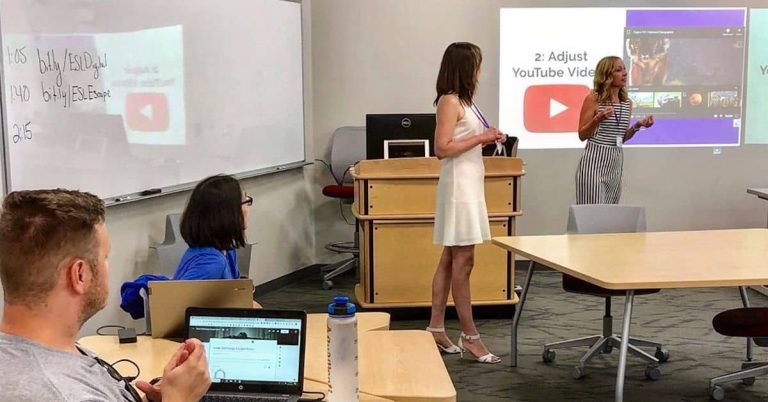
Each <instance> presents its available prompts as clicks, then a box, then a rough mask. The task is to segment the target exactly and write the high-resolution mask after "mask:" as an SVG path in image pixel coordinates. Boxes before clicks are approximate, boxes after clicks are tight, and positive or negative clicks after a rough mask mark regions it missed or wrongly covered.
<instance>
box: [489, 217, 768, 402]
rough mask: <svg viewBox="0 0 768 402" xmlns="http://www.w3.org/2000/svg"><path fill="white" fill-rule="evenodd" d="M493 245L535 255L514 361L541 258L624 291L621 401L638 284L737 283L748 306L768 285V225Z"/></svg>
mask: <svg viewBox="0 0 768 402" xmlns="http://www.w3.org/2000/svg"><path fill="white" fill-rule="evenodd" d="M493 242H494V244H496V245H498V246H500V247H502V248H504V249H507V250H510V251H513V252H515V253H517V254H518V255H521V256H524V257H527V258H528V259H530V260H531V264H530V265H529V268H528V273H527V275H526V278H525V282H524V284H523V289H522V294H521V296H520V303H519V305H518V307H517V309H516V310H515V316H514V319H513V321H512V351H511V354H512V359H511V360H512V365H513V366H516V365H517V327H518V324H519V321H520V316H521V314H522V310H523V307H524V304H525V299H526V296H527V294H528V289H529V287H530V283H531V278H532V277H533V273H534V268H535V264H536V263H539V264H542V265H545V266H547V267H550V268H552V269H556V270H558V271H560V272H563V273H566V274H568V275H571V276H574V277H577V278H579V279H582V280H585V281H587V282H590V283H593V284H595V285H598V286H602V287H604V288H607V289H618V290H625V291H626V304H625V307H624V319H623V330H622V336H621V340H622V342H621V353H620V355H619V367H618V373H617V376H616V401H622V400H623V392H624V372H625V369H626V358H627V342H628V339H629V327H630V321H631V318H632V304H633V300H634V292H635V290H636V289H648V288H661V289H670V288H697V287H723V286H738V287H741V292H742V299H744V303H745V304H746V305H748V300H747V299H746V290H745V288H744V286H750V285H761V284H764V283H768V229H735V230H710V231H686V232H655V233H654V232H648V233H614V234H594V235H558V236H518V237H496V238H493ZM748 353H749V352H748Z"/></svg>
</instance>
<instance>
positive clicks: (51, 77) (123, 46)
mask: <svg viewBox="0 0 768 402" xmlns="http://www.w3.org/2000/svg"><path fill="white" fill-rule="evenodd" d="M3 40H4V45H5V47H6V53H7V54H6V59H5V64H6V69H5V72H6V77H5V80H6V82H8V83H9V85H8V86H7V91H8V97H9V103H10V105H11V106H10V108H11V109H12V110H13V112H14V115H15V116H14V117H17V116H18V117H19V118H20V119H19V121H21V122H24V121H29V123H27V126H28V127H29V131H32V130H34V132H36V133H37V134H38V136H39V138H40V139H41V140H42V139H45V140H46V141H45V142H47V143H48V144H50V145H52V146H53V147H55V146H56V145H57V144H56V143H57V140H56V139H53V138H51V137H53V136H54V134H53V133H52V130H47V128H49V127H57V128H59V129H61V130H64V131H65V132H66V133H67V135H71V136H72V137H75V138H76V139H75V141H74V142H75V143H76V145H77V146H78V150H79V151H82V152H88V151H92V152H93V153H94V154H103V153H104V152H105V150H104V149H105V148H107V147H110V148H116V147H122V148H121V151H120V152H118V153H120V154H125V153H127V149H126V148H125V144H126V142H127V143H132V144H162V145H183V144H185V143H186V139H185V132H186V128H185V125H186V112H185V104H184V57H183V54H182V52H183V38H182V28H181V26H173V27H163V28H153V29H145V30H141V31H133V32H119V33H98V34H56V35H39V36H33V35H8V36H6V37H4V39H3ZM21 118H23V119H21ZM70 123H71V124H70ZM14 124H15V125H17V126H20V125H21V124H20V123H18V122H16V121H13V122H11V121H9V124H8V125H9V127H11V128H13V126H14ZM121 125H122V126H123V127H120V126H121ZM70 126H73V127H70ZM123 129H124V130H123ZM22 131H23V130H22ZM122 131H125V135H122V134H120V135H118V133H121V132H122ZM118 137H120V138H118ZM23 140H30V141H31V140H32V138H23V137H18V139H17V137H14V136H13V135H11V141H12V142H13V143H14V144H15V143H19V142H21V141H23ZM88 143H91V145H86V144H88ZM41 146H43V145H41Z"/></svg>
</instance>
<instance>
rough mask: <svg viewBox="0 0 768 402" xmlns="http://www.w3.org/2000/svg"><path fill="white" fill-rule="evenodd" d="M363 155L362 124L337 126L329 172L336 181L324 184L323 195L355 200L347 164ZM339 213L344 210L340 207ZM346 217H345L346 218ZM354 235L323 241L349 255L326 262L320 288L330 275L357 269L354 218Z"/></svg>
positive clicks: (330, 284)
mask: <svg viewBox="0 0 768 402" xmlns="http://www.w3.org/2000/svg"><path fill="white" fill-rule="evenodd" d="M362 159H365V127H339V128H337V129H336V131H334V132H333V137H332V138H331V164H330V166H329V168H330V170H331V176H333V178H334V181H335V183H334V184H330V185H327V186H325V187H323V195H324V196H326V197H330V198H335V199H338V200H339V202H340V205H339V206H340V207H341V204H351V203H352V202H353V201H354V198H355V194H354V187H353V186H352V183H353V180H352V176H351V175H350V174H349V169H350V167H351V166H352V165H353V164H355V163H357V162H358V161H360V160H362ZM340 210H341V209H340ZM341 214H342V217H344V212H343V210H341ZM346 219H347V218H346V217H344V220H345V221H346ZM354 225H355V235H354V236H355V237H354V239H353V240H352V241H336V242H331V243H328V244H326V245H325V248H326V250H329V251H333V252H335V253H339V254H350V257H348V258H346V259H343V260H341V261H339V262H336V263H333V264H328V265H326V266H324V267H323V268H322V271H323V289H330V288H332V287H333V281H332V280H331V279H333V278H335V277H337V276H339V275H341V274H343V273H345V272H347V271H350V270H352V269H356V268H357V267H358V265H359V260H358V256H359V254H360V249H359V246H358V244H359V243H358V234H359V232H358V224H357V221H356V220H355V222H354Z"/></svg>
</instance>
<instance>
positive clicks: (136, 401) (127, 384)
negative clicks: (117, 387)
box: [93, 356, 142, 402]
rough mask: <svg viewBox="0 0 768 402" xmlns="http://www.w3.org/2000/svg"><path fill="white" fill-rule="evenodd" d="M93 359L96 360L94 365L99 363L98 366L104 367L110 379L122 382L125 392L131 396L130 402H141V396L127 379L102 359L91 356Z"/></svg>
mask: <svg viewBox="0 0 768 402" xmlns="http://www.w3.org/2000/svg"><path fill="white" fill-rule="evenodd" d="M93 358H94V359H95V360H96V363H99V366H101V367H104V369H105V370H107V373H108V374H109V376H110V377H112V378H113V379H115V380H116V381H122V382H123V384H124V386H125V390H126V391H127V392H128V393H129V394H131V398H132V400H131V402H141V401H142V399H141V395H139V393H138V392H137V391H136V389H135V388H133V385H131V383H130V382H129V381H128V379H126V378H125V377H123V376H122V375H121V374H120V373H118V372H117V370H115V368H114V367H112V365H111V364H109V363H107V362H105V361H104V360H102V359H100V358H98V357H96V356H93Z"/></svg>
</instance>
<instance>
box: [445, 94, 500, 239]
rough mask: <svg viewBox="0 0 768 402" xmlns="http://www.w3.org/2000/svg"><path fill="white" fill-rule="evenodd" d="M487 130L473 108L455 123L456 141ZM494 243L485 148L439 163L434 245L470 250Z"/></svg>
mask: <svg viewBox="0 0 768 402" xmlns="http://www.w3.org/2000/svg"><path fill="white" fill-rule="evenodd" d="M483 130H484V127H483V124H482V123H481V122H480V119H479V118H478V117H477V116H476V115H475V113H474V112H473V111H472V109H471V108H469V107H467V106H464V117H463V118H462V119H461V120H459V121H458V123H456V128H455V129H454V131H453V138H454V139H461V138H464V137H466V136H470V135H478V134H480V133H481V132H482V131H483ZM490 239H491V228H490V226H489V224H488V210H487V208H486V206H485V166H484V165H483V153H482V145H478V146H476V147H474V148H472V149H470V150H467V151H466V152H464V153H463V154H461V155H457V156H455V157H452V158H450V157H449V158H445V159H443V160H442V161H441V163H440V180H439V181H438V183H437V206H436V208H435V232H434V237H433V242H434V243H435V244H439V245H443V246H469V245H473V244H480V243H482V242H484V241H487V240H490Z"/></svg>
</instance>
